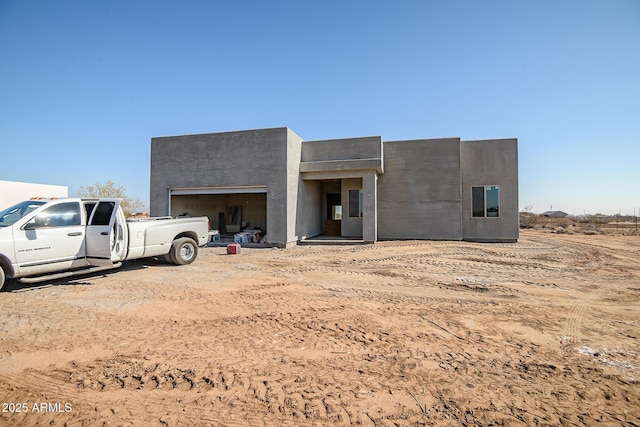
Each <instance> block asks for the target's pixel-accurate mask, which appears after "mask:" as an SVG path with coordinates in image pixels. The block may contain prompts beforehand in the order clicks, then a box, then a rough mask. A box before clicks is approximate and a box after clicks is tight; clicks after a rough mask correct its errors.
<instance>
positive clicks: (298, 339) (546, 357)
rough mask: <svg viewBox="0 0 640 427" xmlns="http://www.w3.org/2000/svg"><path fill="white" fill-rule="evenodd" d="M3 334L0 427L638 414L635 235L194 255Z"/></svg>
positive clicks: (6, 309) (47, 288) (53, 286)
mask: <svg viewBox="0 0 640 427" xmlns="http://www.w3.org/2000/svg"><path fill="white" fill-rule="evenodd" d="M0 328H1V330H2V336H1V338H0V403H1V404H2V408H1V409H2V412H0V425H11V426H18V425H57V426H62V425H74V426H75V425H103V424H104V425H114V426H116V425H135V426H142V425H144V426H153V425H167V426H177V425H185V426H191V425H202V426H205V425H206V426H263V425H264V426H301V425H311V426H324V425H332V426H333V425H344V426H349V425H359V426H394V425H398V426H414V425H481V426H482V425H509V426H520V425H521V426H530V425H544V426H552V425H562V426H575V425H603V426H609V425H627V426H638V425H640V384H639V380H640V356H639V355H640V239H639V238H638V237H637V236H635V237H634V236H619V235H618V236H584V235H557V234H551V233H548V232H543V231H533V230H526V231H523V232H522V233H521V239H520V240H519V242H518V243H515V244H480V243H469V242H427V241H402V242H381V243H377V244H375V245H358V246H347V245H344V246H299V247H295V248H292V249H287V250H282V249H248V248H243V250H242V253H241V254H238V255H226V251H225V249H224V248H203V249H201V251H200V254H199V257H198V259H197V260H196V262H195V263H193V264H192V265H189V266H183V267H177V266H171V265H166V264H164V263H163V262H161V261H159V260H144V261H132V262H129V263H127V265H126V266H125V267H124V268H123V269H120V270H114V271H111V272H109V273H106V274H99V275H93V276H88V277H80V278H75V279H71V280H60V281H56V282H52V283H47V284H40V285H25V284H20V283H15V282H11V283H9V284H8V285H6V287H5V289H4V290H3V292H2V293H0Z"/></svg>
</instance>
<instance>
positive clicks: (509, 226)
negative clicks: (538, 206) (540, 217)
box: [460, 138, 520, 241]
mask: <svg viewBox="0 0 640 427" xmlns="http://www.w3.org/2000/svg"><path fill="white" fill-rule="evenodd" d="M460 162H461V167H462V202H463V203H462V224H463V230H464V235H463V237H464V239H468V240H480V241H515V240H517V239H518V237H519V231H520V230H519V217H518V140H517V139H515V138H513V139H495V140H482V141H462V143H461V152H460ZM483 185H499V186H500V217H499V218H473V217H472V216H471V187H473V186H483Z"/></svg>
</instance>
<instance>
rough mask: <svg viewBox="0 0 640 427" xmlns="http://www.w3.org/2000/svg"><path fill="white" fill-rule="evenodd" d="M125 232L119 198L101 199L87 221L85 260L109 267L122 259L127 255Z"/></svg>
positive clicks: (125, 225) (126, 236)
mask: <svg viewBox="0 0 640 427" xmlns="http://www.w3.org/2000/svg"><path fill="white" fill-rule="evenodd" d="M127 233H128V230H127V223H126V219H125V217H124V213H123V212H122V209H120V199H101V200H100V201H99V202H98V204H97V205H96V206H95V207H94V208H93V211H92V212H91V216H90V217H89V220H88V221H87V234H86V236H87V239H86V251H87V252H86V254H87V262H88V263H89V264H91V265H95V266H100V267H110V266H113V265H114V264H117V263H118V262H120V261H123V260H124V259H125V258H126V256H127V247H128V234H127Z"/></svg>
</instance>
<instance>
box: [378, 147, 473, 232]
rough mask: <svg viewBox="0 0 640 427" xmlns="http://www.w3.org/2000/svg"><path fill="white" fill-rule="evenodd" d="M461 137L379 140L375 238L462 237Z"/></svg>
mask: <svg viewBox="0 0 640 427" xmlns="http://www.w3.org/2000/svg"><path fill="white" fill-rule="evenodd" d="M460 182H461V178H460V139H459V138H445V139H426V140H413V141H385V142H384V174H383V175H380V176H379V178H378V203H377V205H378V238H380V239H450V240H458V239H461V238H462V222H461V217H460V215H461V210H462V205H461V203H462V202H461V198H460V197H461V195H460Z"/></svg>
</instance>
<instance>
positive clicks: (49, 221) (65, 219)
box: [36, 202, 80, 227]
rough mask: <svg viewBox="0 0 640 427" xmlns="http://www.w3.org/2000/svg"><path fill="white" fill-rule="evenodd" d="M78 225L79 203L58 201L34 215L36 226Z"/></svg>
mask: <svg viewBox="0 0 640 427" xmlns="http://www.w3.org/2000/svg"><path fill="white" fill-rule="evenodd" d="M73 225H80V204H79V203H77V202H69V203H60V204H58V205H53V206H51V207H48V208H46V209H45V210H43V211H42V212H40V213H39V214H38V215H37V216H36V226H37V227H69V226H73Z"/></svg>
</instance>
